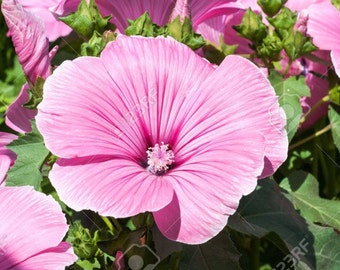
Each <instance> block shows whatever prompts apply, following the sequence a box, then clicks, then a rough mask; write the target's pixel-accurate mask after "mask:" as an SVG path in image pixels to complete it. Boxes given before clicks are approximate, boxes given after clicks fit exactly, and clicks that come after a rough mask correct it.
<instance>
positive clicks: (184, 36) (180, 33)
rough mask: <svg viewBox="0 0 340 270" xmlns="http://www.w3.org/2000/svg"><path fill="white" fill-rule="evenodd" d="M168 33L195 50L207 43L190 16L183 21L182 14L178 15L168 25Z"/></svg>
mask: <svg viewBox="0 0 340 270" xmlns="http://www.w3.org/2000/svg"><path fill="white" fill-rule="evenodd" d="M166 33H167V34H168V35H169V36H171V37H173V38H174V39H176V40H177V41H179V42H181V43H183V44H186V45H187V46H189V47H190V48H191V49H193V50H197V49H199V48H201V47H202V46H204V45H205V41H204V39H203V37H202V36H201V35H200V34H197V33H195V31H194V29H193V27H192V22H191V20H190V19H189V18H188V17H185V18H184V21H183V23H182V22H181V20H180V16H177V17H176V18H175V19H174V20H173V21H172V22H170V23H169V24H168V25H167V26H166Z"/></svg>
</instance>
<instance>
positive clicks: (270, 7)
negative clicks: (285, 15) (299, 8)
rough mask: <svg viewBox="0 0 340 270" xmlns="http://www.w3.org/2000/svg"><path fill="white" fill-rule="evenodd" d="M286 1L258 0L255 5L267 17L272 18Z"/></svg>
mask: <svg viewBox="0 0 340 270" xmlns="http://www.w3.org/2000/svg"><path fill="white" fill-rule="evenodd" d="M286 2H287V0H258V1H257V4H258V5H259V6H260V7H261V8H262V10H263V12H264V13H266V14H267V15H268V16H269V17H273V16H274V15H275V14H277V13H278V12H279V10H280V9H281V8H282V7H283V5H284V4H285V3H286Z"/></svg>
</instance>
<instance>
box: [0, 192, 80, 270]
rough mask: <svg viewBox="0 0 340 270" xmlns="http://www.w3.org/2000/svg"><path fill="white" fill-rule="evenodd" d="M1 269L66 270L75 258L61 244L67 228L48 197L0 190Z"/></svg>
mask: <svg viewBox="0 0 340 270" xmlns="http://www.w3.org/2000/svg"><path fill="white" fill-rule="evenodd" d="M0 202H1V204H0V220H1V224H0V269H17V270H19V269H42V270H43V269H46V270H54V269H65V266H66V265H70V264H72V263H73V262H74V261H75V260H76V259H77V257H76V256H75V255H74V253H73V250H72V248H71V246H70V244H69V243H66V242H61V240H62V239H63V237H64V236H65V234H66V232H67V230H68V226H67V224H66V220H65V217H64V214H63V213H62V212H61V208H60V206H59V205H58V203H57V202H56V201H54V199H53V198H52V197H50V196H46V195H45V194H43V193H40V192H37V191H35V190H33V188H32V187H28V186H26V187H0Z"/></svg>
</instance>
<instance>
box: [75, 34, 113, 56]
mask: <svg viewBox="0 0 340 270" xmlns="http://www.w3.org/2000/svg"><path fill="white" fill-rule="evenodd" d="M116 36H117V35H116V34H115V33H113V32H111V31H106V32H104V35H101V34H100V33H98V32H97V31H94V33H93V36H92V37H91V39H90V40H89V41H88V42H84V43H83V44H81V47H80V48H81V51H80V53H81V55H83V56H99V55H100V53H101V52H102V51H103V50H104V48H105V46H106V44H107V43H109V42H110V41H113V40H115V39H116Z"/></svg>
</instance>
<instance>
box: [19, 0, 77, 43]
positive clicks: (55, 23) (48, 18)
mask: <svg viewBox="0 0 340 270" xmlns="http://www.w3.org/2000/svg"><path fill="white" fill-rule="evenodd" d="M17 1H18V3H19V4H21V5H22V7H23V8H24V10H27V11H29V12H32V13H33V14H34V15H35V16H37V17H39V18H40V19H41V21H42V22H43V24H44V26H45V29H46V32H47V33H46V34H47V38H48V39H49V41H51V42H52V41H55V40H56V39H57V38H59V37H62V36H67V35H68V34H70V33H71V31H72V29H71V28H70V27H69V26H68V25H67V24H65V23H63V22H62V21H60V20H58V17H57V15H56V14H58V13H57V12H54V11H55V10H56V9H57V8H58V6H59V5H60V4H61V2H64V1H62V0H45V1H41V0H17ZM77 2H78V3H77V5H78V4H79V3H80V1H79V0H77ZM75 10H77V6H76V7H75V8H74V9H73V8H72V9H70V8H69V7H68V6H66V7H64V8H63V12H62V13H59V14H58V15H59V16H64V15H67V14H69V13H71V12H73V11H75ZM58 11H59V12H60V10H58Z"/></svg>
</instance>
